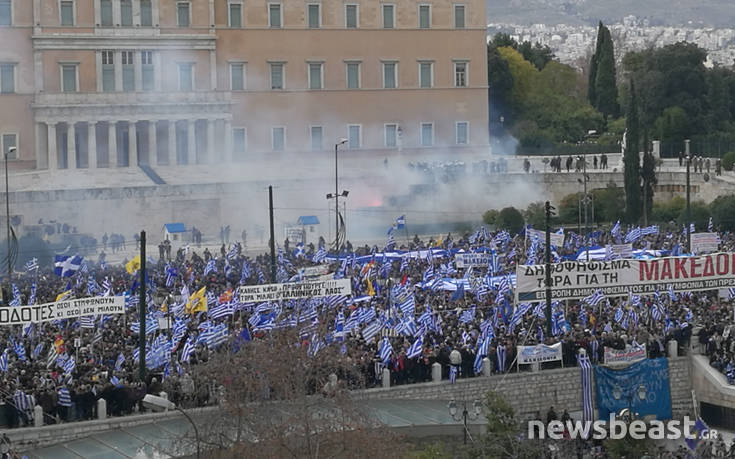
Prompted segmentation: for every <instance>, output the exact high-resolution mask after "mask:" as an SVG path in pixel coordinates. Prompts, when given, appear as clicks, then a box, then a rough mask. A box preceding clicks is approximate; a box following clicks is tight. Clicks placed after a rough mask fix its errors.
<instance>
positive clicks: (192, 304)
mask: <svg viewBox="0 0 735 459" xmlns="http://www.w3.org/2000/svg"><path fill="white" fill-rule="evenodd" d="M206 293H207V287H202V288H200V289H199V291H197V292H196V293H194V294H192V295H191V296H190V297H189V300H188V301H187V302H186V306H184V312H186V313H187V314H194V313H195V312H200V311H201V312H206V311H207V298H206V296H205V295H206Z"/></svg>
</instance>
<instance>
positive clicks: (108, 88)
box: [102, 51, 115, 92]
mask: <svg viewBox="0 0 735 459" xmlns="http://www.w3.org/2000/svg"><path fill="white" fill-rule="evenodd" d="M114 56H115V54H114V53H113V52H112V51H102V91H104V92H112V91H114V90H115V61H114Z"/></svg>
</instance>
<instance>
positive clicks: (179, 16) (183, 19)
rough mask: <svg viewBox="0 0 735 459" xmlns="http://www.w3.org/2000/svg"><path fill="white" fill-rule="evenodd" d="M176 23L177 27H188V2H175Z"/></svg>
mask: <svg viewBox="0 0 735 459" xmlns="http://www.w3.org/2000/svg"><path fill="white" fill-rule="evenodd" d="M176 23H177V25H178V26H179V27H189V25H190V24H191V20H190V16H189V2H178V3H177V4H176Z"/></svg>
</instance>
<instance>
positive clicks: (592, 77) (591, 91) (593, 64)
mask: <svg viewBox="0 0 735 459" xmlns="http://www.w3.org/2000/svg"><path fill="white" fill-rule="evenodd" d="M602 27H603V25H602V21H600V24H599V25H598V26H597V43H596V44H595V52H594V54H592V59H591V60H590V74H589V80H588V82H587V99H588V100H589V101H590V105H592V106H593V107H594V106H595V105H596V104H597V92H596V91H595V89H596V87H597V65H598V64H597V60H598V56H599V55H600V48H601V47H602V39H603V34H602Z"/></svg>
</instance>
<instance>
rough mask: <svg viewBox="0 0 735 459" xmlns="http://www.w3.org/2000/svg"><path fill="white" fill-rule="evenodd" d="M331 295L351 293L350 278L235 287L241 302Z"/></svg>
mask: <svg viewBox="0 0 735 459" xmlns="http://www.w3.org/2000/svg"><path fill="white" fill-rule="evenodd" d="M332 295H352V284H351V281H350V279H336V280H327V281H318V282H293V283H286V284H265V285H244V286H242V287H240V288H238V289H237V296H238V300H239V301H240V302H241V303H256V302H258V303H259V302H261V301H278V300H293V299H298V298H320V297H324V296H332Z"/></svg>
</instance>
